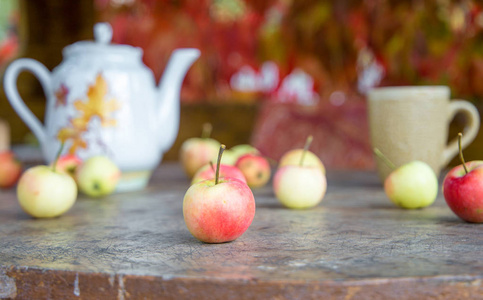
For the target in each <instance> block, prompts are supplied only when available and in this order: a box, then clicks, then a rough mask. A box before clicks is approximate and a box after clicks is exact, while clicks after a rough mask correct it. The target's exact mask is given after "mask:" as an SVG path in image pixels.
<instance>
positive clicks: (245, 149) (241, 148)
mask: <svg viewBox="0 0 483 300" xmlns="http://www.w3.org/2000/svg"><path fill="white" fill-rule="evenodd" d="M230 150H231V151H233V152H234V153H235V155H236V157H237V159H238V158H239V157H240V156H242V155H245V154H255V155H260V151H258V149H257V148H255V147H253V146H252V145H249V144H241V145H236V146H234V147H231V149H230ZM223 155H224V154H223Z"/></svg>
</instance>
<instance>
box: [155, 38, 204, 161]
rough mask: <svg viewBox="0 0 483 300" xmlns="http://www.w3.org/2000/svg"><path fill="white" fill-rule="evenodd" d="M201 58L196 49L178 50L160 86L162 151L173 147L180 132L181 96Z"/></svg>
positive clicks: (173, 55) (172, 57)
mask: <svg viewBox="0 0 483 300" xmlns="http://www.w3.org/2000/svg"><path fill="white" fill-rule="evenodd" d="M199 56H200V50H198V49H195V48H186V49H177V50H175V51H174V52H173V54H172V55H171V58H170V60H169V62H168V65H167V66H166V69H165V71H164V73H163V76H162V78H161V82H160V84H159V87H158V89H159V93H158V95H159V98H160V101H161V102H160V104H159V107H158V112H157V115H158V117H159V119H158V120H159V122H160V124H159V125H158V126H159V127H158V128H159V129H160V130H161V131H162V134H161V135H160V138H161V141H160V144H161V145H160V149H161V151H162V153H164V152H166V151H167V150H169V148H171V146H172V145H173V143H174V141H175V139H176V136H177V135H178V130H179V114H180V112H179V107H180V104H179V96H180V91H181V85H182V84H183V79H184V77H185V75H186V73H187V72H188V69H189V68H190V67H191V65H192V64H193V63H194V62H195V61H196V59H197V58H198V57H199Z"/></svg>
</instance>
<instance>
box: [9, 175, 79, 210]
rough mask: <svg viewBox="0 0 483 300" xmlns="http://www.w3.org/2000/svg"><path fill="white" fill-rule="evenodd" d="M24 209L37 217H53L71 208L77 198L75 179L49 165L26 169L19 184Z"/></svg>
mask: <svg viewBox="0 0 483 300" xmlns="http://www.w3.org/2000/svg"><path fill="white" fill-rule="evenodd" d="M17 198H18V202H19V203H20V206H21V207H22V209H23V210H24V211H25V212H26V213H28V214H29V215H31V216H33V217H36V218H53V217H57V216H60V215H61V214H63V213H65V212H66V211H67V210H69V209H70V208H71V207H72V206H73V205H74V203H75V200H76V198H77V186H76V184H75V181H74V179H72V177H70V176H69V175H68V174H66V173H64V172H57V171H54V170H53V168H51V167H48V166H36V167H32V168H30V169H28V170H26V171H25V172H24V173H23V174H22V176H21V177H20V180H19V182H18V185H17Z"/></svg>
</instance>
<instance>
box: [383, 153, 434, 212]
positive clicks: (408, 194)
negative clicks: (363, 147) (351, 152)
mask: <svg viewBox="0 0 483 300" xmlns="http://www.w3.org/2000/svg"><path fill="white" fill-rule="evenodd" d="M374 153H375V154H376V155H377V156H378V157H379V158H380V159H381V160H383V161H384V163H385V164H386V165H387V166H388V167H390V168H391V169H393V171H392V172H391V173H390V174H389V176H388V177H387V178H386V180H385V181H384V191H385V192H386V195H387V197H388V198H389V200H391V202H393V203H394V204H396V205H397V206H399V207H402V208H408V209H414V208H423V207H426V206H429V205H431V204H433V202H434V200H435V199H436V196H437V195H438V178H437V177H436V174H435V173H434V171H433V169H432V168H431V167H430V166H429V165H428V164H427V163H425V162H422V161H419V160H415V161H412V162H409V163H407V164H404V165H402V166H400V167H399V168H396V167H395V165H394V164H393V163H392V162H391V161H390V160H389V159H388V158H387V157H385V156H384V154H382V152H381V151H379V149H377V148H376V149H374Z"/></svg>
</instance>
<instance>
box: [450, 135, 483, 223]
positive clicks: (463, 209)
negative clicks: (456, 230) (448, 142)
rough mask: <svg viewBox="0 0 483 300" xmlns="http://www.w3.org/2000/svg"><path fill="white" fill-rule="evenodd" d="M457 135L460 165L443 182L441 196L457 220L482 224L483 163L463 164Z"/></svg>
mask: <svg viewBox="0 0 483 300" xmlns="http://www.w3.org/2000/svg"><path fill="white" fill-rule="evenodd" d="M461 136H462V134H461V133H460V134H459V138H458V141H459V145H460V159H461V162H462V164H461V165H459V166H456V167H454V168H453V169H451V171H449V172H448V174H446V176H445V178H444V180H443V195H444V199H445V200H446V203H447V204H448V206H449V208H450V209H451V210H452V211H453V213H454V214H456V215H457V216H458V217H459V218H461V219H463V220H465V221H467V222H471V223H483V161H481V160H475V161H470V162H468V163H465V161H464V158H463V152H462V149H461Z"/></svg>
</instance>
